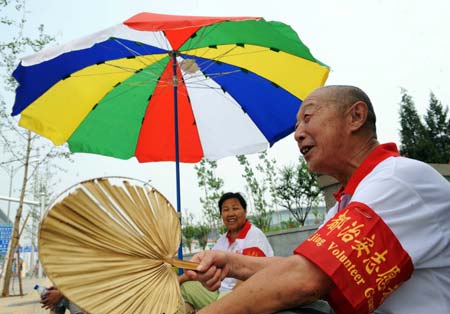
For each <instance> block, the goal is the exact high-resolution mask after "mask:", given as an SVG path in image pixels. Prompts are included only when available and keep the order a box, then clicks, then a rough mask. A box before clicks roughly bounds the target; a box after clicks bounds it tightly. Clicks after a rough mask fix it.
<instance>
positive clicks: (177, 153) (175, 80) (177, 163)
mask: <svg viewBox="0 0 450 314" xmlns="http://www.w3.org/2000/svg"><path fill="white" fill-rule="evenodd" d="M172 59H173V65H172V68H173V100H174V102H173V106H174V122H175V172H176V188H177V213H178V217H179V219H180V225H181V192H180V149H179V148H180V147H179V138H178V76H177V53H176V51H172ZM178 259H180V260H182V259H183V237H181V241H180V246H179V247H178ZM178 273H179V274H180V275H182V274H183V269H182V268H179V269H178Z"/></svg>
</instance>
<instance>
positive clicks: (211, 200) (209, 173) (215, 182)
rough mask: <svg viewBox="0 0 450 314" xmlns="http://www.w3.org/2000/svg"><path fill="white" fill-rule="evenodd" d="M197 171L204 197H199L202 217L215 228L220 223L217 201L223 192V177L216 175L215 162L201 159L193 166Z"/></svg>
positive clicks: (217, 227)
mask: <svg viewBox="0 0 450 314" xmlns="http://www.w3.org/2000/svg"><path fill="white" fill-rule="evenodd" d="M194 169H195V170H196V172H197V180H198V186H199V187H200V188H201V189H202V190H203V193H204V197H200V203H201V204H202V206H203V211H202V212H203V217H204V218H205V220H206V222H207V223H208V225H210V226H213V227H214V228H215V229H216V230H217V229H219V228H220V226H221V225H222V220H221V217H220V211H219V208H218V205H217V204H218V202H219V199H220V197H221V196H222V194H223V191H222V187H223V179H221V178H219V177H217V176H216V169H217V162H216V161H209V160H207V159H202V160H201V161H200V163H198V164H197V165H195V166H194Z"/></svg>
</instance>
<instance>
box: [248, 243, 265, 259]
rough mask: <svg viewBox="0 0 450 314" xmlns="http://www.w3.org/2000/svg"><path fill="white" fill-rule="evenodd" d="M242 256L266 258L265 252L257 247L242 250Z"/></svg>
mask: <svg viewBox="0 0 450 314" xmlns="http://www.w3.org/2000/svg"><path fill="white" fill-rule="evenodd" d="M242 255H249V256H259V257H263V256H266V254H264V252H263V251H262V250H261V249H260V248H259V247H256V246H254V247H248V248H246V249H244V250H242Z"/></svg>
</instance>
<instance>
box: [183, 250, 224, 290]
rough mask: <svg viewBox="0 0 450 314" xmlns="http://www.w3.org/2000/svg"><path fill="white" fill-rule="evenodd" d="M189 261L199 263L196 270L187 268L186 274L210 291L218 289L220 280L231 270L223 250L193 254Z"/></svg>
mask: <svg viewBox="0 0 450 314" xmlns="http://www.w3.org/2000/svg"><path fill="white" fill-rule="evenodd" d="M191 261H193V262H197V263H199V265H198V266H197V269H196V271H193V270H187V271H186V276H188V277H189V278H190V279H191V280H198V281H200V282H201V283H202V284H203V286H205V288H207V289H208V290H210V291H215V290H217V289H219V287H220V283H221V281H222V280H223V279H224V278H225V277H227V276H228V274H229V273H230V270H231V266H230V265H229V261H228V258H227V253H226V252H223V251H214V250H213V251H203V252H200V253H197V254H195V255H194V256H193V257H192V259H191Z"/></svg>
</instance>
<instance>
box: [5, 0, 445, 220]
mask: <svg viewBox="0 0 450 314" xmlns="http://www.w3.org/2000/svg"><path fill="white" fill-rule="evenodd" d="M27 10H28V20H29V22H30V24H29V25H30V26H33V25H34V26H36V25H38V24H44V25H45V30H46V33H48V34H50V35H55V36H56V38H57V41H58V42H59V43H64V42H66V41H69V40H71V39H75V38H78V37H81V36H84V35H88V34H90V33H92V32H96V31H98V30H101V29H104V28H107V27H110V26H112V25H115V24H118V23H120V22H122V21H124V20H126V19H127V18H129V17H131V16H133V15H134V14H136V13H139V12H154V13H164V14H179V15H214V16H234V15H236V16H239V15H245V16H262V17H264V18H265V19H266V20H276V21H281V22H284V23H286V24H289V25H291V26H292V28H293V29H294V30H296V31H297V32H298V34H299V36H300V38H301V39H302V41H303V42H304V43H305V44H306V45H308V47H309V48H310V49H311V52H312V53H313V55H314V56H315V57H316V58H318V59H319V60H320V61H322V62H324V63H325V64H327V65H329V66H330V67H331V72H330V75H329V79H328V81H327V83H326V84H327V85H331V84H351V85H356V86H358V87H361V88H362V89H363V90H365V91H366V92H367V93H368V95H369V97H370V98H371V99H372V102H373V104H374V107H375V111H376V114H377V116H378V124H377V127H378V130H379V131H378V133H379V134H378V135H379V140H380V141H381V142H388V141H393V142H397V143H398V142H399V134H398V133H399V132H398V130H399V122H398V121H399V116H398V111H399V101H400V88H401V87H403V88H406V89H407V90H408V91H409V93H410V94H411V95H412V96H413V99H414V101H415V103H416V106H417V109H418V111H419V113H420V114H421V115H423V114H425V109H426V107H427V105H428V98H429V93H430V91H433V92H434V93H435V95H436V96H437V98H438V99H440V100H441V101H442V102H443V103H444V104H445V105H448V104H449V103H450V88H449V87H448V84H449V82H450V68H449V66H450V60H449V57H450V36H449V29H450V25H449V24H450V22H449V12H450V1H448V0H440V1H438V0H437V1H434V0H430V1H412V0H409V1H404V0H390V1H388V0H372V1H359V0H354V1H350V0H340V1H331V0H330V1H325V0H322V1H320V0H315V1H303V0H292V1H283V0H278V1H265V0H259V1H253V0H227V1H216V0H179V1H178V0H164V1H163V0H160V1H145V0H89V1H87V0H78V1H72V0H70V1H69V0H67V1H60V0H39V1H32V0H29V1H27ZM0 36H4V34H0ZM11 106H12V104H11ZM269 154H270V156H272V157H274V158H276V159H277V161H278V163H279V165H280V166H281V165H284V164H287V163H290V162H294V161H295V160H296V159H297V158H298V150H297V146H296V144H295V142H294V140H293V137H292V135H291V136H288V137H287V138H285V139H283V140H282V141H280V142H278V143H276V144H275V145H274V146H273V147H272V148H271V149H270V150H269ZM74 160H75V162H74V163H73V164H70V165H67V167H68V168H69V172H68V174H65V175H64V177H63V178H62V182H61V185H60V186H59V187H58V188H59V189H61V190H63V189H64V188H66V187H67V186H69V185H71V184H74V183H76V182H79V181H81V180H83V179H87V178H91V177H93V176H104V175H126V176H131V177H136V178H140V179H144V180H146V179H151V180H152V181H151V182H152V184H153V185H154V186H155V187H156V188H157V189H159V190H160V191H161V192H162V193H163V194H164V195H166V197H168V198H169V200H171V202H172V203H173V205H174V206H176V197H175V166H174V163H171V162H170V163H148V164H139V163H137V161H135V160H134V159H132V160H130V161H120V160H115V159H113V158H107V157H102V156H97V155H89V154H75V156H74ZM240 173H241V168H240V166H239V165H238V163H237V162H236V161H235V158H234V157H229V158H225V159H223V160H220V161H219V171H218V174H219V175H220V176H221V177H222V178H223V179H224V180H225V190H231V191H245V188H244V183H243V180H242V179H241V178H240ZM1 177H2V180H1V181H0V182H1V187H0V195H7V194H8V178H7V176H5V172H2V174H1ZM181 177H182V182H181V189H182V195H181V198H182V208H183V210H185V209H188V210H189V211H190V212H193V213H194V214H195V215H196V216H197V217H200V213H201V207H200V206H201V205H200V202H199V197H200V195H201V194H200V190H199V188H198V187H197V183H196V175H195V171H194V170H193V165H186V164H185V165H182V167H181ZM19 181H20V175H16V176H15V177H14V182H15V186H16V187H18V186H19V183H20V182H19ZM16 194H18V192H17V193H16ZM14 196H16V197H17V196H18V195H14ZM1 205H2V207H3V205H4V204H3V203H2V204H1Z"/></svg>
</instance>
